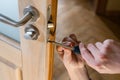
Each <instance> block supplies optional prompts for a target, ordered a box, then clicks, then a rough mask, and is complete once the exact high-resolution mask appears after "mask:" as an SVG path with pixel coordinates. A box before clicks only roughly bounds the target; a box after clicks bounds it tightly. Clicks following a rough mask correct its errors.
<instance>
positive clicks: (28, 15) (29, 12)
mask: <svg viewBox="0 0 120 80" xmlns="http://www.w3.org/2000/svg"><path fill="white" fill-rule="evenodd" d="M38 18H39V12H38V10H37V9H36V8H35V7H33V6H28V7H26V8H25V9H24V16H23V17H22V18H21V19H20V20H19V21H15V20H13V19H11V18H9V17H7V16H5V15H3V14H1V13H0V22H3V23H5V24H8V25H12V26H14V27H19V26H22V25H24V24H26V23H27V22H28V21H30V20H31V21H32V22H35V21H36V20H37V19H38Z"/></svg>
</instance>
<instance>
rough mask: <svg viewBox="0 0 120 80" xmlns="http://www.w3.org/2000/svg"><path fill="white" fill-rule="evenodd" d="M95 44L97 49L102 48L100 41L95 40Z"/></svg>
mask: <svg viewBox="0 0 120 80" xmlns="http://www.w3.org/2000/svg"><path fill="white" fill-rule="evenodd" d="M95 45H96V47H97V48H98V49H99V50H101V49H102V45H103V44H102V43H101V42H97V43H95Z"/></svg>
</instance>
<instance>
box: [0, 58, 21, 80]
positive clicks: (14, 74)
mask: <svg viewBox="0 0 120 80" xmlns="http://www.w3.org/2000/svg"><path fill="white" fill-rule="evenodd" d="M0 80H22V79H21V73H20V69H19V68H17V66H15V65H14V64H12V63H10V62H8V61H6V60H5V59H2V58H0Z"/></svg>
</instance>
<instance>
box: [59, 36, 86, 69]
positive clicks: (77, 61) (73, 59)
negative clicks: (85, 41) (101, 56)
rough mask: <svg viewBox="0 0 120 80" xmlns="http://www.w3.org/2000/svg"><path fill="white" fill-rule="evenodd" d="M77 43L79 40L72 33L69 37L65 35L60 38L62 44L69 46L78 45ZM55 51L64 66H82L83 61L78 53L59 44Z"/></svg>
mask: <svg viewBox="0 0 120 80" xmlns="http://www.w3.org/2000/svg"><path fill="white" fill-rule="evenodd" d="M79 43H80V41H78V40H77V38H76V36H75V35H74V34H71V35H70V36H69V37H65V38H64V39H63V40H62V44H64V45H66V46H69V47H73V46H76V45H79ZM57 51H58V53H59V56H60V58H61V60H62V62H63V63H64V65H65V67H66V68H68V67H71V68H77V67H79V68H82V67H84V62H83V59H82V58H81V55H80V54H75V53H73V52H72V51H71V50H69V49H66V48H64V47H61V46H58V47H57Z"/></svg>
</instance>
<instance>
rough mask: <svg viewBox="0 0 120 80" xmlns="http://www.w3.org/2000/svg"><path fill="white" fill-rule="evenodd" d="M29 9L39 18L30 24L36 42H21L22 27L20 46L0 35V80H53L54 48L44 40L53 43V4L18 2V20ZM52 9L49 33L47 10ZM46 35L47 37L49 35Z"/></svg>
mask: <svg viewBox="0 0 120 80" xmlns="http://www.w3.org/2000/svg"><path fill="white" fill-rule="evenodd" d="M28 5H31V6H33V7H35V8H36V9H37V10H38V12H39V14H40V17H38V19H37V20H36V21H35V22H34V23H31V24H33V25H34V26H35V27H36V28H37V29H38V31H39V33H40V35H39V37H38V39H37V40H26V39H25V38H24V34H25V27H26V26H27V25H28V24H30V22H28V23H27V24H25V25H24V26H20V38H21V39H20V43H17V42H15V41H14V40H11V39H10V38H7V37H6V36H3V35H2V34H0V80H52V68H53V52H54V45H53V44H51V43H48V42H47V39H48V38H49V39H50V40H54V39H55V32H54V31H55V27H56V13H57V12H56V11H57V8H56V6H57V1H56V0H19V13H20V18H21V17H23V10H24V8H25V7H27V6H28ZM49 5H51V17H52V18H51V20H50V23H52V26H53V27H52V28H50V29H49V30H50V31H51V32H53V33H52V34H49V33H47V31H48V28H47V27H48V6H49ZM48 34H49V35H48Z"/></svg>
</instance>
